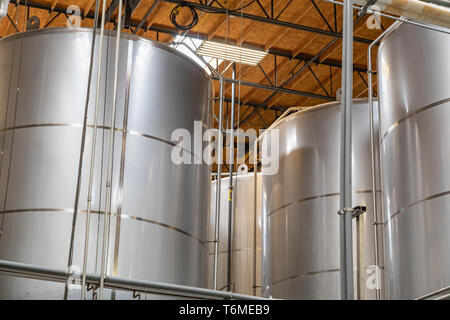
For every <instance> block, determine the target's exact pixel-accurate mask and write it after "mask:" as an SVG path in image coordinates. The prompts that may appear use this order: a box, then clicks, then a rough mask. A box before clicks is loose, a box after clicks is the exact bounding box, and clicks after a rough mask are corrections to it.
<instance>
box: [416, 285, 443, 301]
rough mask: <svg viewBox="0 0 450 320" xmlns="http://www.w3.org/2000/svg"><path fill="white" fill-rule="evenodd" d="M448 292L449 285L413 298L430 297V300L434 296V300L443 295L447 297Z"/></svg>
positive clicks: (423, 298)
mask: <svg viewBox="0 0 450 320" xmlns="http://www.w3.org/2000/svg"><path fill="white" fill-rule="evenodd" d="M448 293H450V287H445V288H442V289H439V290H436V291H433V292H430V293H428V294H426V295H423V296H421V297H419V298H416V299H415V300H430V299H431V300H432V299H434V298H436V300H440V299H442V298H443V297H447V294H448Z"/></svg>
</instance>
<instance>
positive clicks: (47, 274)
mask: <svg viewBox="0 0 450 320" xmlns="http://www.w3.org/2000/svg"><path fill="white" fill-rule="evenodd" d="M0 273H3V274H5V275H10V276H16V277H23V278H33V279H37V280H45V281H53V282H61V283H64V282H66V281H67V279H68V277H70V278H71V279H73V280H75V282H76V283H78V282H79V279H80V278H81V276H82V274H81V273H73V274H68V273H67V271H66V270H64V269H57V268H49V267H43V266H38V265H33V264H27V263H20V262H13V261H6V260H0ZM100 279H101V276H100V275H98V274H89V273H88V274H86V281H87V282H88V283H90V284H95V285H98V284H99V283H100ZM103 285H104V288H109V289H119V290H126V291H133V292H136V291H137V292H145V293H153V294H165V295H172V296H181V297H188V298H199V299H240V300H267V299H264V298H261V297H255V296H249V295H244V294H238V293H233V292H224V291H216V290H210V289H204V288H197V287H190V286H183V285H177V284H171V283H165V282H157V281H140V280H130V279H126V278H120V277H111V276H107V275H105V276H104V279H103Z"/></svg>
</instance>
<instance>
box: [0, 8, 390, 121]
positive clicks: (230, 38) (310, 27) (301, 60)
mask: <svg viewBox="0 0 450 320" xmlns="http://www.w3.org/2000/svg"><path fill="white" fill-rule="evenodd" d="M11 1H12V3H10V5H9V10H8V15H9V18H8V17H5V18H3V19H2V20H1V21H0V36H1V37H4V36H7V35H10V34H13V33H15V32H17V30H20V31H22V30H24V21H25V20H26V19H27V16H28V17H31V16H37V17H38V18H39V19H40V28H44V27H46V28H54V27H65V26H66V23H67V17H66V15H65V12H66V10H67V8H68V6H70V5H76V6H79V8H80V9H81V14H82V21H81V26H82V27H92V26H93V19H92V18H93V15H94V11H95V0H51V1H46V0H30V1H26V2H25V1H24V0H22V1H20V4H19V5H18V6H17V5H16V2H15V1H16V0H11ZM206 1H209V2H208V3H206ZM177 2H178V3H179V2H181V1H179V0H164V1H163V0H131V1H130V0H129V1H128V3H127V5H128V6H129V8H131V9H130V11H129V12H130V13H131V19H126V22H125V26H124V32H131V31H132V30H134V28H135V27H136V26H138V25H139V23H140V22H142V23H143V27H142V28H141V29H139V30H138V32H137V34H138V35H141V36H143V37H147V38H150V39H153V40H158V41H160V42H170V41H172V40H173V39H174V36H175V35H176V34H181V33H182V31H178V30H176V29H175V27H174V25H173V24H172V22H171V20H170V13H171V11H172V9H173V8H174V7H175V6H176V5H177ZM188 2H190V3H194V4H196V5H201V7H200V9H201V8H204V7H205V6H207V8H211V7H212V8H213V9H214V8H215V11H220V12H215V13H211V12H204V11H201V10H200V9H198V10H197V12H198V15H199V22H198V24H197V25H196V26H195V27H194V28H192V29H191V30H190V31H189V32H188V33H187V35H188V36H192V37H198V38H201V39H210V40H217V41H226V42H228V43H230V44H236V45H242V46H244V47H251V48H260V49H263V50H268V51H269V54H268V55H267V56H266V57H265V58H264V59H263V60H262V61H261V63H260V66H256V67H252V66H248V65H237V66H236V70H237V72H236V73H237V76H236V78H237V79H240V80H243V81H246V82H249V83H253V84H262V85H265V86H267V87H281V88H283V89H288V90H285V92H281V93H280V92H276V91H273V90H267V89H268V88H257V87H254V86H248V85H239V86H237V87H238V88H237V90H236V92H237V93H238V95H239V97H240V101H241V103H242V105H241V106H240V108H239V115H238V114H237V113H236V115H235V118H236V119H238V117H239V119H240V121H241V123H240V126H241V127H242V128H243V129H246V128H249V127H253V128H256V129H258V128H264V127H267V126H269V125H270V124H271V123H272V122H273V121H274V120H275V119H276V118H277V117H278V116H279V115H280V114H281V112H282V111H283V110H285V109H286V108H288V107H292V106H312V105H316V104H321V103H324V102H327V101H332V100H334V99H335V96H336V90H337V89H338V88H340V86H341V67H340V66H341V61H342V60H341V54H342V48H341V43H342V39H341V38H340V37H339V34H340V33H341V30H342V7H341V6H339V5H334V4H332V3H329V2H326V1H324V0H273V1H271V0H259V1H256V0H203V1H202V0H189V1H188ZM250 2H252V3H251V4H250V5H249V6H247V7H246V8H244V9H243V10H240V9H239V8H240V7H241V6H246V5H247V4H249V3H250ZM25 4H27V5H28V6H25ZM116 5H117V0H107V1H106V8H109V7H110V6H111V8H116ZM133 7H134V8H133ZM27 8H28V9H27ZM226 9H228V10H235V11H233V13H234V14H233V15H231V14H229V13H230V11H228V14H226ZM208 11H210V10H208ZM240 13H243V15H241V14H240ZM356 14H357V11H356V10H355V16H354V17H355V18H354V19H355V20H356V17H357V15H356ZM146 15H147V18H146V19H145V20H143V18H144V17H145V16H146ZM116 16H117V9H114V10H111V21H114V20H115V18H116ZM249 16H250V17H251V18H249ZM255 16H256V17H262V18H264V19H263V20H265V21H257V20H258V19H257V18H256V19H255ZM272 17H273V18H272ZM369 17H370V15H369V14H368V15H366V16H365V17H364V18H363V19H360V20H359V21H358V22H357V23H355V25H354V36H355V37H356V38H358V41H355V42H354V65H355V67H354V69H355V72H354V97H355V98H356V97H367V74H366V72H365V70H366V68H367V66H366V60H367V57H366V54H367V48H368V43H370V41H369V40H373V39H375V38H376V37H377V36H378V35H379V34H380V33H381V32H382V29H385V28H387V27H388V26H389V25H390V24H391V23H392V22H393V21H392V20H390V19H387V18H384V17H382V18H381V25H382V29H369V27H368V26H367V24H366V20H367V18H369ZM191 19H192V18H191V13H190V11H189V9H187V8H184V9H182V10H181V12H180V14H179V16H178V17H177V21H178V22H179V23H180V24H187V23H189V22H190V20H191ZM371 19H373V18H371ZM280 21H281V22H280ZM13 22H17V25H16V26H14V25H13ZM283 22H288V23H290V24H289V25H288V26H285V25H283ZM113 27H114V25H113V23H108V24H107V28H113ZM16 29H17V30H16ZM321 31H323V32H321ZM319 52H320V53H321V54H320V55H319V56H317V57H316V58H317V59H315V60H314V62H312V63H311V62H310V60H311V58H313V57H314V56H316V55H317V54H318V53H319ZM373 54H374V58H375V55H376V50H374V53H373ZM374 61H376V60H374ZM228 64H229V63H226V62H224V63H222V64H221V65H220V66H219V71H221V72H222V71H223V70H224V69H225V68H226V67H227V66H228ZM231 69H232V68H228V69H227V70H226V71H225V72H224V73H223V75H224V76H225V77H226V78H231V77H232V75H231ZM374 86H376V79H375V81H374ZM218 88H219V86H218V83H217V81H216V85H215V89H216V96H218ZM225 89H226V91H225V94H226V98H227V99H230V98H231V84H230V83H227V84H226V87H225ZM272 89H273V88H272ZM286 91H288V92H286ZM375 91H376V90H375ZM310 94H312V96H311V95H310ZM216 109H217V108H216ZM225 114H226V115H229V114H228V113H227V111H226V110H225Z"/></svg>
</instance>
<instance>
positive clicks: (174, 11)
mask: <svg viewBox="0 0 450 320" xmlns="http://www.w3.org/2000/svg"><path fill="white" fill-rule="evenodd" d="M256 1H257V0H251V1H250V2H249V3H247V4H246V5H244V6H241V7H240V8H239V9H236V10H228V12H233V13H242V12H241V10H243V9H245V8H247V7H249V6H251V5H252V4H254V3H255V2H256ZM183 8H188V9H189V10H190V11H191V15H192V20H191V22H190V23H188V24H185V25H180V24H179V23H178V22H177V16H178V15H179V14H180V12H181V10H182V9H183ZM197 10H199V11H202V12H206V13H216V14H222V13H221V12H217V11H214V10H210V9H207V8H195V7H193V6H192V5H191V4H189V3H186V2H182V3H180V4H178V5H176V6H175V7H174V8H173V9H172V11H171V12H170V21H171V22H172V24H173V25H174V26H175V28H176V29H178V30H182V31H188V30H190V29H192V28H194V27H195V26H196V25H197V23H198V21H199V16H198V13H197Z"/></svg>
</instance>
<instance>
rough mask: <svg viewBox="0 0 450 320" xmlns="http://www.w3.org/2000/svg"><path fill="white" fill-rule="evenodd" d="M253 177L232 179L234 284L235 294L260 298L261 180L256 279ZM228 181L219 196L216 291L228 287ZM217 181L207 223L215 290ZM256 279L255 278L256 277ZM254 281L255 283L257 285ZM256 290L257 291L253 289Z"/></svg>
mask: <svg viewBox="0 0 450 320" xmlns="http://www.w3.org/2000/svg"><path fill="white" fill-rule="evenodd" d="M254 177H255V176H254V175H253V174H243V175H238V176H236V177H233V185H234V188H233V193H234V204H233V206H234V210H233V219H234V224H233V241H234V242H233V248H232V257H231V261H232V266H231V282H232V286H231V288H232V290H233V292H237V293H242V294H248V295H254V294H256V295H259V296H260V295H261V177H260V176H258V178H257V188H258V192H257V200H256V208H257V217H256V275H255V272H254V266H255V264H254V253H255V250H254V249H255V246H254V230H255V229H254V226H255V214H254V213H255V210H254V208H255V205H254V203H255V202H254V195H255V192H254V190H255V185H254ZM229 183H230V180H229V178H222V181H221V194H220V203H221V207H220V208H221V209H220V225H219V257H218V272H217V288H218V289H222V288H224V287H226V285H227V264H228V216H229V215H228V195H229V188H228V187H229ZM215 200H216V180H214V181H213V182H212V185H211V209H210V215H209V219H208V240H209V252H208V268H207V270H208V286H209V287H210V288H213V275H214V243H213V241H214V235H215V221H216V220H215V208H216V201H215ZM254 275H255V276H254ZM254 279H255V280H256V283H254ZM254 286H255V287H256V288H255V290H254V288H253V287H254Z"/></svg>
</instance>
